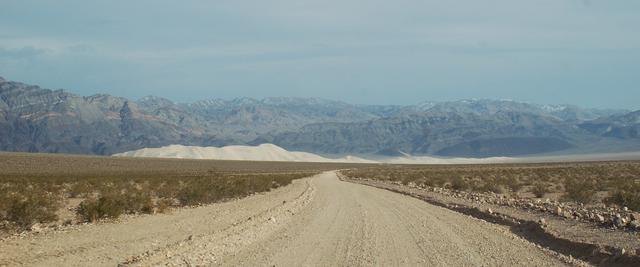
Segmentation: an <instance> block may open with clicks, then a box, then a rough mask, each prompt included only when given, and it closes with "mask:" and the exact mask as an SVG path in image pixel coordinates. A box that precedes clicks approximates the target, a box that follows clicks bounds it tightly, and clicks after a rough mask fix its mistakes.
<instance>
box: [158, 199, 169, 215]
mask: <svg viewBox="0 0 640 267" xmlns="http://www.w3.org/2000/svg"><path fill="white" fill-rule="evenodd" d="M172 206H173V199H168V198H161V199H158V200H157V201H156V212H158V213H165V212H167V211H169V209H170V208H171V207H172Z"/></svg>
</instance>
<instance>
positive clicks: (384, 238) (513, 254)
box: [0, 172, 564, 266]
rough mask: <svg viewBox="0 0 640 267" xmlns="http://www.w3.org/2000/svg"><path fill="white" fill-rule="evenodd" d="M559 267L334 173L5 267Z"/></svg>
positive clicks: (514, 241) (3, 246)
mask: <svg viewBox="0 0 640 267" xmlns="http://www.w3.org/2000/svg"><path fill="white" fill-rule="evenodd" d="M118 264H123V265H132V266H138V265H141V266H157V265H187V266H194V265H224V266H274V265H275V266H406V265H409V266H562V265H564V263H563V262H561V261H560V260H558V259H557V258H555V257H553V256H552V255H551V254H549V253H547V252H545V251H543V250H540V249H538V248H537V247H536V246H535V245H533V244H531V243H528V242H527V241H524V240H522V239H519V238H517V237H516V236H515V235H513V234H511V233H510V232H508V230H507V229H506V228H503V227H500V226H496V225H493V224H490V223H487V222H484V221H481V220H477V219H474V218H471V217H468V216H465V215H461V214H459V213H456V212H453V211H450V210H447V209H444V208H440V207H436V206H433V205H430V204H428V203H425V202H423V201H421V200H418V199H415V198H411V197H408V196H404V195H401V194H397V193H393V192H389V191H385V190H381V189H377V188H373V187H368V186H364V185H359V184H353V183H348V182H343V181H340V180H339V179H338V177H337V176H336V174H335V173H333V172H327V173H323V174H321V175H318V176H315V177H312V178H306V179H300V180H296V181H295V182H294V183H293V184H292V185H290V186H286V187H283V188H279V189H277V190H273V191H272V192H269V193H265V194H257V195H253V196H250V197H247V198H244V199H240V200H234V201H230V202H226V203H221V204H214V205H209V206H205V207H198V208H189V209H179V210H176V211H174V212H173V213H171V214H161V215H149V216H137V217H131V218H127V219H124V220H123V221H122V222H120V223H102V224H95V225H83V226H79V227H74V228H70V229H67V230H65V231H54V232H47V233H43V234H37V235H31V236H27V237H24V238H12V239H9V240H5V241H2V242H1V243H0V265H9V266H13V265H29V266H73V265H79V266H116V265H118Z"/></svg>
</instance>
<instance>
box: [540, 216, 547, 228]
mask: <svg viewBox="0 0 640 267" xmlns="http://www.w3.org/2000/svg"><path fill="white" fill-rule="evenodd" d="M538 224H540V225H541V226H542V227H546V226H547V220H545V219H544V218H540V220H538Z"/></svg>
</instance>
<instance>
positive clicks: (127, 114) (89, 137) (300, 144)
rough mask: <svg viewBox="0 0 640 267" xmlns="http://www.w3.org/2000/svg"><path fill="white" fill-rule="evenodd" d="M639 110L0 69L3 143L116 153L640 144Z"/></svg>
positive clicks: (525, 149) (460, 152)
mask: <svg viewBox="0 0 640 267" xmlns="http://www.w3.org/2000/svg"><path fill="white" fill-rule="evenodd" d="M639 130H640V111H635V112H632V111H628V110H621V109H591V108H581V107H578V106H573V105H541V104H532V103H523V102H518V101H512V100H491V99H479V100H461V101H451V102H429V101H426V102H422V103H419V104H416V105H406V106H399V105H353V104H348V103H344V102H340V101H331V100H324V99H318V98H288V97H273V98H265V99H253V98H238V99H233V100H222V99H209V100H202V101H197V102H193V103H175V102H173V101H170V100H168V99H164V98H160V97H154V96H149V97H144V98H142V99H139V100H130V99H126V98H123V97H117V96H111V95H106V94H99V95H92V96H80V95H76V94H72V93H69V92H67V91H64V90H49V89H43V88H40V87H38V86H34V85H27V84H23V83H19V82H12V81H7V80H5V79H3V78H0V150H2V151H23V152H51V153H75V154H97V155H111V154H115V153H121V152H125V151H130V150H137V149H141V148H153V147H162V146H167V145H172V144H181V145H189V146H227V145H259V144H264V143H272V144H275V145H277V146H280V147H283V148H285V149H288V150H294V151H305V152H312V153H320V154H381V155H387V156H394V155H402V154H407V153H408V154H414V155H439V156H456V157H490V156H519V155H530V154H540V153H543V154H549V153H551V154H553V153H581V152H585V151H586V152H617V151H632V150H640V136H639V135H638V131H639Z"/></svg>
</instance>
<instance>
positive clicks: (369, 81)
mask: <svg viewBox="0 0 640 267" xmlns="http://www.w3.org/2000/svg"><path fill="white" fill-rule="evenodd" d="M0 76H2V77H5V78H7V79H10V80H16V81H23V82H27V83H32V84H38V85H41V86H43V87H47V88H53V89H56V88H65V89H68V90H69V91H71V92H75V93H79V94H83V95H89V94H93V93H110V94H114V95H120V96H125V97H132V98H139V97H142V96H145V95H158V96H163V97H167V98H170V99H173V100H176V101H192V100H196V99H203V98H233V97H241V96H251V97H258V98H259V97H265V96H305V97H307V96H308V97H323V98H329V99H337V100H343V101H347V102H352V103H371V104H414V103H416V102H420V101H424V100H432V101H442V100H457V99H463V98H500V99H503V98H508V99H515V100H523V101H531V102H539V103H572V104H579V105H583V106H592V107H624V108H632V109H640V1H638V0H529V1H518V0H504V1H495V0H483V1H477V0H468V1H445V0H437V1H436V0H433V1H431V0H395V1H389V0H384V1H383V0H354V1H350V0H318V1H308V0H295V1H293V0H292V1H284V0H266V1H265V0H245V1H243V0H229V1H227V0H210V1H158V0H146V1H131V0H129V1H115V0H109V1H86V0H77V1H64V0H51V1H31V0H0Z"/></svg>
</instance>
